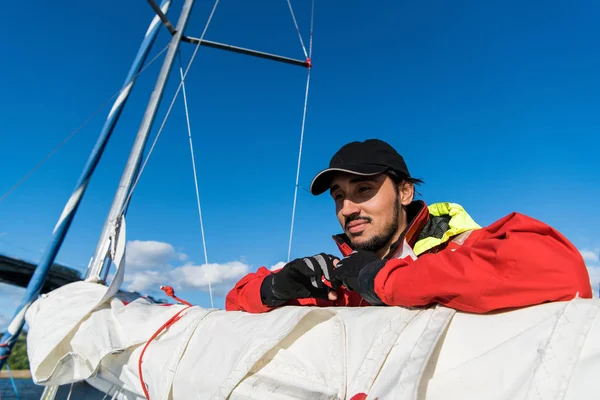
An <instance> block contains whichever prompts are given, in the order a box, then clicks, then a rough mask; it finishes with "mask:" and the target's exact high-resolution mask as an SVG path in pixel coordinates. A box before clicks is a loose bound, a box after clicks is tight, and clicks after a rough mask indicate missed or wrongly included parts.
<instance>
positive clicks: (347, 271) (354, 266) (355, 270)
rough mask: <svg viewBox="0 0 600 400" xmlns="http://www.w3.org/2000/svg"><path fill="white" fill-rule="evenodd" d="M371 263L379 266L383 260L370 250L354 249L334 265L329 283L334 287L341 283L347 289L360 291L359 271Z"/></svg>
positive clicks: (336, 287) (339, 285)
mask: <svg viewBox="0 0 600 400" xmlns="http://www.w3.org/2000/svg"><path fill="white" fill-rule="evenodd" d="M371 263H373V264H377V266H380V265H383V264H384V263H385V262H384V261H383V260H381V259H380V258H379V257H377V255H376V254H375V253H374V252H372V251H367V250H354V251H353V252H352V253H350V255H349V256H348V257H346V258H344V259H342V260H341V261H340V262H339V263H338V264H337V266H336V267H335V270H334V271H333V274H332V275H331V285H332V286H333V287H334V289H338V288H339V287H341V286H342V285H343V286H345V287H346V288H347V289H348V290H353V291H357V292H360V290H359V281H358V277H359V273H360V271H361V270H362V269H363V268H364V267H365V266H367V265H368V264H371Z"/></svg>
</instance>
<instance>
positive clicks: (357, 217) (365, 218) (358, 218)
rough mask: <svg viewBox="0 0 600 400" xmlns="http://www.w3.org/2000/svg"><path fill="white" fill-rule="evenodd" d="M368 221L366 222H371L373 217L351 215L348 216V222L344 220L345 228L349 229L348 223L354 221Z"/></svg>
mask: <svg viewBox="0 0 600 400" xmlns="http://www.w3.org/2000/svg"><path fill="white" fill-rule="evenodd" d="M361 220H362V221H366V222H371V218H369V217H361V216H358V215H356V216H352V215H351V216H349V217H348V218H346V222H344V229H348V224H349V223H350V222H352V221H361Z"/></svg>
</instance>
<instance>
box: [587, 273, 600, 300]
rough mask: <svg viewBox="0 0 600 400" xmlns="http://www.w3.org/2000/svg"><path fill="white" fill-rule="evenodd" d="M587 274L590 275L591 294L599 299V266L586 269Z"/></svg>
mask: <svg viewBox="0 0 600 400" xmlns="http://www.w3.org/2000/svg"><path fill="white" fill-rule="evenodd" d="M588 273H589V274H590V283H591V284H592V292H593V293H594V297H596V298H597V297H600V290H599V285H600V266H598V267H588Z"/></svg>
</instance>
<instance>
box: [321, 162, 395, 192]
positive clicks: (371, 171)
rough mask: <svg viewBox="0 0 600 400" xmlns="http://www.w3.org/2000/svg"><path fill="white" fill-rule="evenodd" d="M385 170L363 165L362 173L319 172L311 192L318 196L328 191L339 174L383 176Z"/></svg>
mask: <svg viewBox="0 0 600 400" xmlns="http://www.w3.org/2000/svg"><path fill="white" fill-rule="evenodd" d="M385 170H387V167H384V166H380V165H372V166H366V165H363V166H361V171H356V170H351V169H347V168H327V169H324V170H323V171H321V172H319V173H318V174H317V176H315V178H314V179H313V181H312V183H311V184H310V192H311V193H312V194H313V195H315V196H318V195H320V194H322V193H323V192H325V191H327V190H328V189H329V187H330V186H331V180H332V179H333V177H334V176H335V175H336V174H337V173H339V172H345V173H348V174H353V175H360V176H371V175H378V174H381V173H382V172H384V171H385Z"/></svg>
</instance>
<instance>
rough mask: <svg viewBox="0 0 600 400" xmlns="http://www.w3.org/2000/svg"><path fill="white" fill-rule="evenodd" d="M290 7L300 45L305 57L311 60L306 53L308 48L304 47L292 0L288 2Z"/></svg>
mask: <svg viewBox="0 0 600 400" xmlns="http://www.w3.org/2000/svg"><path fill="white" fill-rule="evenodd" d="M287 3H288V6H289V8H290V13H291V14H292V19H293V20H294V25H295V26H296V31H297V32H298V37H299V38H300V44H301V45H302V51H304V57H306V58H310V54H309V53H307V52H306V47H305V46H304V41H303V40H302V34H301V33H300V27H299V26H298V21H296V15H295V14H294V9H293V8H292V3H291V2H290V0H287ZM313 10H314V2H313Z"/></svg>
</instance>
